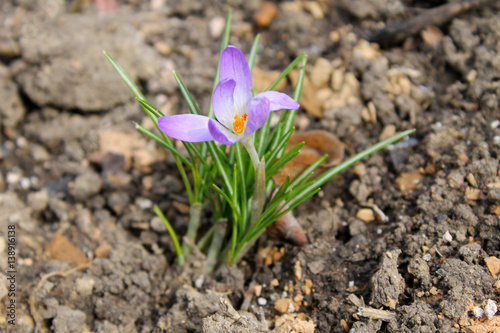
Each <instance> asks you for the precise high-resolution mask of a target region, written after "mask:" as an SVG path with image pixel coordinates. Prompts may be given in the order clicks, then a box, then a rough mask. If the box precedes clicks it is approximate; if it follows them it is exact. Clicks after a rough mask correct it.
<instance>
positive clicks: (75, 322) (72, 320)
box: [52, 306, 89, 333]
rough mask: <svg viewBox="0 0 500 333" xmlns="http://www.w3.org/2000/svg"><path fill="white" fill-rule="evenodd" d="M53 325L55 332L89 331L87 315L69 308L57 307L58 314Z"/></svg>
mask: <svg viewBox="0 0 500 333" xmlns="http://www.w3.org/2000/svg"><path fill="white" fill-rule="evenodd" d="M52 325H54V332H61V333H62V332H68V333H79V332H84V331H87V330H88V329H89V328H88V327H87V325H86V324H85V313H84V312H82V311H80V310H73V309H71V308H69V307H67V306H59V307H57V314H56V317H55V318H54V320H53V321H52Z"/></svg>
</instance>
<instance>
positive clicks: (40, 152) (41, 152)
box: [29, 143, 50, 162]
mask: <svg viewBox="0 0 500 333" xmlns="http://www.w3.org/2000/svg"><path fill="white" fill-rule="evenodd" d="M29 150H30V154H31V156H32V157H33V159H34V160H35V161H38V162H45V161H48V160H50V154H49V152H48V151H47V149H46V148H45V147H44V146H42V145H39V144H37V143H32V144H30V146H29Z"/></svg>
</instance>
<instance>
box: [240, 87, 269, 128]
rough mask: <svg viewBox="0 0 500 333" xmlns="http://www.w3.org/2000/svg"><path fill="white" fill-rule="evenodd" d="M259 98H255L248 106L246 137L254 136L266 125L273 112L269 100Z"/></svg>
mask: <svg viewBox="0 0 500 333" xmlns="http://www.w3.org/2000/svg"><path fill="white" fill-rule="evenodd" d="M257 96H258V95H256V96H254V97H253V98H252V99H251V100H250V101H249V102H248V105H247V111H248V118H247V123H246V127H245V135H248V134H252V133H253V132H255V131H256V130H258V129H259V128H260V127H261V126H262V125H264V123H265V122H266V120H267V118H268V117H269V113H270V112H271V109H270V102H269V100H268V99H267V98H265V97H257Z"/></svg>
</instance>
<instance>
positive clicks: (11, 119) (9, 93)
mask: <svg viewBox="0 0 500 333" xmlns="http://www.w3.org/2000/svg"><path fill="white" fill-rule="evenodd" d="M0 101H2V102H1V103H0V119H1V122H2V124H3V126H5V127H8V128H13V127H16V126H17V125H18V124H19V122H20V121H21V120H22V119H23V118H24V114H25V113H26V108H25V107H24V104H23V102H22V101H21V98H20V96H19V92H18V89H17V86H16V84H15V83H14V82H13V81H12V80H11V79H10V78H9V72H8V69H7V67H5V66H4V65H2V64H1V63H0Z"/></svg>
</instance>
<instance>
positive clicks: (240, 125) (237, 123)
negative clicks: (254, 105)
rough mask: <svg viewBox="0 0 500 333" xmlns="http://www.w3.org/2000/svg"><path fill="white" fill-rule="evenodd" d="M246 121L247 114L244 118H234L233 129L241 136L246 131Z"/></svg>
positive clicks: (236, 116)
mask: <svg viewBox="0 0 500 333" xmlns="http://www.w3.org/2000/svg"><path fill="white" fill-rule="evenodd" d="M245 121H247V114H246V113H245V114H243V116H241V117H240V116H238V115H235V116H234V122H233V129H234V131H235V132H236V133H238V134H241V133H243V130H244V129H245Z"/></svg>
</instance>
